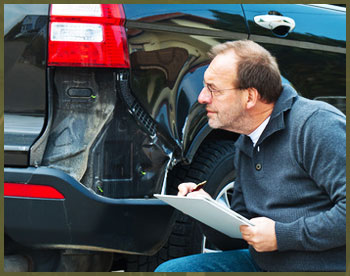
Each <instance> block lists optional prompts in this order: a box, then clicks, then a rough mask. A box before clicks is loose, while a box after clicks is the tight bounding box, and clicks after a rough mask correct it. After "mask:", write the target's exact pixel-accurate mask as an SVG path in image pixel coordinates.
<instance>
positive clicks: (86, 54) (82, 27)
mask: <svg viewBox="0 0 350 276" xmlns="http://www.w3.org/2000/svg"><path fill="white" fill-rule="evenodd" d="M124 22H125V14H124V10H123V6H122V5H121V4H82V5H80V4H52V5H51V8H50V25H49V45H48V66H71V67H115V68H129V67H130V62H129V55H128V48H127V39H126V33H125V28H124Z"/></svg>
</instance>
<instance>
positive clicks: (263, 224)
mask: <svg viewBox="0 0 350 276" xmlns="http://www.w3.org/2000/svg"><path fill="white" fill-rule="evenodd" d="M250 221H251V222H252V223H253V224H254V225H255V226H248V225H241V226H240V231H241V233H242V237H243V239H244V240H246V241H247V242H248V244H250V245H251V246H253V247H254V249H255V250H256V251H257V252H268V251H275V250H277V239H276V232H275V222H274V221H273V220H272V219H269V218H266V217H259V218H253V219H251V220H250Z"/></svg>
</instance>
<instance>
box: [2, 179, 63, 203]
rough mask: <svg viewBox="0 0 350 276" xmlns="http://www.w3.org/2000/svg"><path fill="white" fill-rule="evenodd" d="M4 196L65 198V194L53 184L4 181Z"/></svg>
mask: <svg viewBox="0 0 350 276" xmlns="http://www.w3.org/2000/svg"><path fill="white" fill-rule="evenodd" d="M4 196H11V197H27V198H49V199H64V196H63V195H62V194H61V193H60V192H59V191H57V190H56V189H55V188H53V187H51V186H46V185H32V184H19V183H4Z"/></svg>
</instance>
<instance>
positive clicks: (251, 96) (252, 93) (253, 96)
mask: <svg viewBox="0 0 350 276" xmlns="http://www.w3.org/2000/svg"><path fill="white" fill-rule="evenodd" d="M246 90H247V98H246V99H247V102H246V104H247V105H246V107H247V109H251V108H253V107H254V106H255V105H256V103H257V102H258V100H259V98H260V94H259V92H258V90H256V89H255V88H253V87H251V88H248V89H246Z"/></svg>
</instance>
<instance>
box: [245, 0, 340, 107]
mask: <svg viewBox="0 0 350 276" xmlns="http://www.w3.org/2000/svg"><path fill="white" fill-rule="evenodd" d="M243 9H244V12H245V15H246V18H247V24H248V26H249V32H250V36H249V38H250V39H251V40H254V41H256V42H258V43H260V44H261V45H263V46H264V47H265V48H267V49H268V50H270V51H271V52H272V54H273V55H274V56H276V58H277V61H278V64H279V66H280V70H281V74H282V75H283V77H284V78H285V81H287V82H290V84H291V85H292V86H294V87H295V88H296V90H297V91H298V92H299V93H300V94H302V95H303V96H305V97H307V98H311V99H318V100H324V101H326V102H329V103H331V104H333V105H335V106H336V107H338V108H339V109H340V110H342V111H343V112H344V113H345V93H346V92H345V91H346V84H345V77H346V76H345V75H346V74H345V72H346V70H345V64H346V62H345V54H346V48H345V47H346V25H345V24H346V10H345V8H342V7H337V6H335V5H302V4H300V5H295V4H293V5H292V4H264V5H260V4H244V5H243ZM293 21H294V23H295V27H294V28H293Z"/></svg>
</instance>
